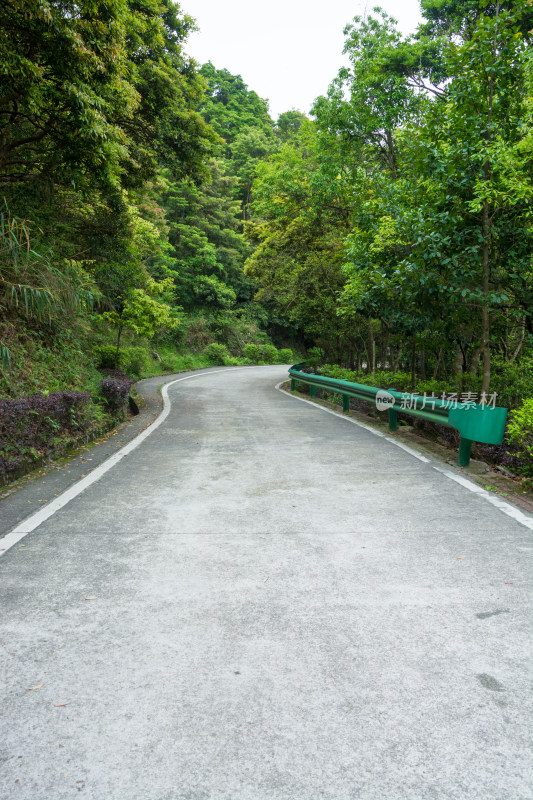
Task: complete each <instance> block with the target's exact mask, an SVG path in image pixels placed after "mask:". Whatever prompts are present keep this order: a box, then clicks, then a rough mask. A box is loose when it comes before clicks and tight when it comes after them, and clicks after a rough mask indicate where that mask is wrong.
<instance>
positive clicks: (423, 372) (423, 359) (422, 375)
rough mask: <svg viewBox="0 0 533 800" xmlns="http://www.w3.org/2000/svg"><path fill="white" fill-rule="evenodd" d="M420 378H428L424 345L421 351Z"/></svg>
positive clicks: (423, 379)
mask: <svg viewBox="0 0 533 800" xmlns="http://www.w3.org/2000/svg"><path fill="white" fill-rule="evenodd" d="M420 380H422V381H425V380H426V351H425V348H424V347H423V348H422V350H421V351H420Z"/></svg>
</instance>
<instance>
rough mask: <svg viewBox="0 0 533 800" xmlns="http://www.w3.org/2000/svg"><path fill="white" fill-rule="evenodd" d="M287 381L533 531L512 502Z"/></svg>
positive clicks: (316, 405) (530, 520)
mask: <svg viewBox="0 0 533 800" xmlns="http://www.w3.org/2000/svg"><path fill="white" fill-rule="evenodd" d="M284 383H286V380H284V381H281V382H280V383H278V384H277V385H276V389H277V390H278V391H279V392H282V393H283V394H286V395H288V396H289V397H292V398H293V399H294V400H299V401H300V402H301V403H307V404H308V405H310V406H313V408H319V409H320V410H321V411H325V412H326V413H327V414H333V416H335V417H339V419H343V420H345V422H351V423H352V424H353V425H357V426H358V427H359V428H364V429H365V431H369V433H372V434H373V435H374V436H378V437H379V438H380V439H387V441H388V442H390V443H391V444H394V445H396V447H400V448H401V449H402V450H405V451H406V452H407V453H409V454H410V455H412V456H414V457H415V458H418V460H419V461H423V462H425V463H426V464H429V465H430V467H431V468H432V469H434V470H436V472H440V473H441V475H445V476H446V477H447V478H449V479H450V480H451V481H455V482H456V483H458V484H460V485H461V486H463V487H464V488H465V489H468V491H469V492H473V494H477V495H479V496H480V497H483V498H484V499H485V500H487V501H488V502H489V503H491V505H493V506H495V507H496V508H498V509H499V510H500V511H502V512H503V513H504V514H507V516H509V517H512V518H513V519H514V520H515V522H518V523H519V524H520V525H523V526H524V527H525V528H528V529H529V530H530V531H533V518H532V517H530V516H528V515H527V514H524V513H523V512H522V511H520V509H518V508H516V507H515V506H512V505H511V504H510V503H506V502H505V500H502V499H501V497H498V496H497V495H494V494H492V493H491V492H487V490H486V489H482V488H481V486H478V485H477V483H474V482H473V481H470V480H468V478H464V477H463V476H462V475H456V474H455V473H454V472H450V470H448V469H444V468H443V467H439V466H437V464H433V463H432V462H431V459H429V458H426V456H423V455H422V453H419V452H418V451H417V450H414V449H413V448H412V447H408V446H407V445H406V444H403V443H402V442H398V441H396V439H394V437H392V436H389V435H388V434H387V433H383V432H382V431H377V430H376V429H375V428H372V427H371V426H370V425H365V423H364V422H359V420H356V419H353V418H352V417H347V416H346V415H345V414H339V412H338V411H333V410H332V409H331V408H325V407H324V406H321V405H320V404H319V403H314V402H313V401H312V400H306V399H305V398H304V397H297V396H296V395H294V394H291V393H290V392H288V391H287V390H286V389H281V388H280V387H281V386H282V384H284Z"/></svg>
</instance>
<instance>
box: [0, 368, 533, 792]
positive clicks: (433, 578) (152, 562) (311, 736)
mask: <svg viewBox="0 0 533 800" xmlns="http://www.w3.org/2000/svg"><path fill="white" fill-rule="evenodd" d="M285 376H286V369H285V368H283V367H257V368H245V369H242V370H227V371H221V372H217V373H216V374H208V373H201V374H198V375H196V376H194V378H192V379H190V380H187V381H183V382H180V383H176V384H174V385H173V386H172V387H170V389H169V397H170V400H171V403H172V407H171V410H170V413H169V415H168V417H167V418H166V419H165V421H164V422H163V423H162V424H161V425H160V426H159V427H158V428H157V430H154V431H153V433H151V435H150V436H149V437H148V438H147V439H146V440H145V441H144V442H143V443H142V444H141V445H140V446H139V447H138V448H137V449H135V450H133V452H131V453H130V454H129V455H128V456H127V457H125V458H124V459H123V460H122V461H120V462H119V463H118V464H116V465H115V466H114V467H113V468H112V469H111V470H109V471H108V472H107V473H106V474H105V475H104V476H103V477H102V478H101V479H100V480H99V481H98V482H96V483H94V484H93V485H91V486H90V487H88V488H87V489H86V490H85V491H84V492H83V493H82V494H80V495H79V496H77V497H75V498H74V499H72V500H71V501H70V502H69V503H68V504H67V505H65V506H64V507H63V508H61V509H60V510H59V511H57V513H55V514H54V515H53V516H51V517H50V518H49V519H47V520H46V521H45V522H43V523H42V524H41V525H40V526H39V527H37V528H36V530H34V531H33V532H32V533H29V534H28V535H27V536H26V537H25V538H24V539H22V540H21V541H20V542H19V543H17V544H16V545H15V546H13V547H12V548H11V549H10V550H9V551H8V552H6V553H5V555H4V556H3V557H2V558H1V559H0V604H1V605H0V608H1V609H2V613H1V616H0V635H1V640H2V642H3V651H2V655H1V656H0V658H1V662H2V676H3V677H2V684H3V687H2V695H3V699H2V712H1V721H0V726H1V729H0V754H1V755H0V757H1V761H0V797H2V798H6V800H11V798H13V800H14V799H15V798H21V799H23V800H30V798H31V800H63V798H72V797H78V796H81V797H86V798H90V800H315V798H323V799H324V798H325V799H326V800H441V799H442V800H444V799H445V798H446V800H448V798H449V800H478V799H479V800H531V798H533V791H532V788H531V787H532V784H531V773H530V764H531V759H530V752H529V749H528V747H529V736H530V733H531V730H530V721H531V719H532V714H531V698H530V695H529V692H528V682H529V680H528V679H529V677H530V674H531V660H530V644H531V631H530V626H529V619H530V617H529V613H528V610H529V609H528V601H529V596H530V580H529V576H530V570H528V564H527V561H528V559H529V555H530V553H531V550H532V546H531V531H528V530H527V529H526V528H525V527H524V526H523V525H521V524H520V523H519V522H517V521H515V520H513V519H511V518H509V517H508V516H505V515H504V514H503V513H502V512H501V511H499V510H498V509H496V508H494V507H493V506H491V505H490V504H488V503H487V502H486V501H485V499H484V498H483V497H481V496H477V495H475V494H472V493H470V492H469V491H467V489H466V488H464V487H463V486H461V485H458V484H457V483H454V482H452V481H449V480H447V479H446V478H445V477H444V476H443V475H442V474H440V473H439V472H437V471H436V470H434V469H433V468H432V466H431V464H428V463H424V462H422V461H420V460H418V459H416V458H415V457H413V456H412V455H410V454H408V453H406V452H405V451H403V450H401V449H399V448H397V447H395V446H394V445H393V444H392V443H391V442H390V441H388V440H387V439H384V438H377V437H376V436H374V435H373V434H372V433H370V432H369V431H366V430H364V429H362V428H360V427H357V426H355V425H353V424H350V423H348V422H346V421H345V420H342V419H339V418H338V417H335V416H333V415H331V414H327V413H325V412H324V411H323V410H321V409H320V408H319V407H314V406H312V405H310V404H306V403H301V402H298V401H297V400H296V399H294V398H292V397H290V396H289V395H287V394H284V393H282V392H279V391H277V390H276V389H275V385H276V384H277V383H278V382H279V381H280V380H282V379H283V378H284V377H285ZM0 510H1V504H0Z"/></svg>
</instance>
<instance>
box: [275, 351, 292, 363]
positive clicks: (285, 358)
mask: <svg viewBox="0 0 533 800" xmlns="http://www.w3.org/2000/svg"><path fill="white" fill-rule="evenodd" d="M293 361H294V353H293V352H292V350H291V349H290V348H289V347H282V348H281V350H279V351H278V362H279V363H280V364H292V363H293Z"/></svg>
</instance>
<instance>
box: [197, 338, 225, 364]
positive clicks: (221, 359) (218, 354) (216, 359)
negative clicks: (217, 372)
mask: <svg viewBox="0 0 533 800" xmlns="http://www.w3.org/2000/svg"><path fill="white" fill-rule="evenodd" d="M203 354H204V356H205V357H206V358H207V359H208V361H210V363H211V364H219V365H222V366H223V365H224V364H225V363H226V361H227V359H228V358H229V357H230V354H229V350H228V348H227V347H226V345H225V344H217V343H216V342H212V343H211V344H208V345H207V347H204V351H203Z"/></svg>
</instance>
